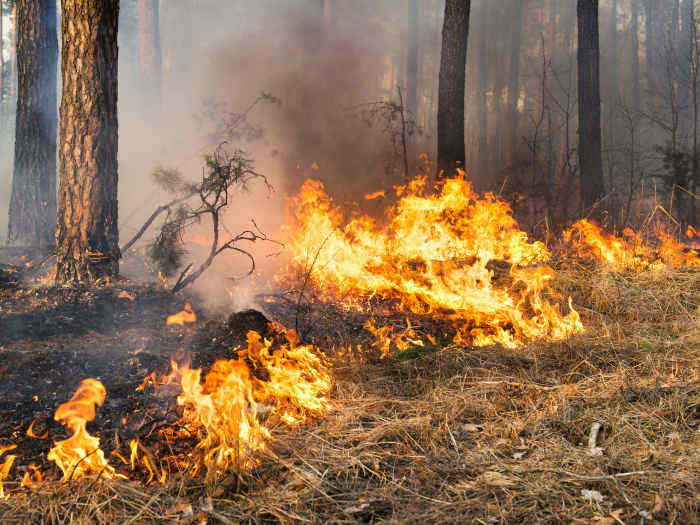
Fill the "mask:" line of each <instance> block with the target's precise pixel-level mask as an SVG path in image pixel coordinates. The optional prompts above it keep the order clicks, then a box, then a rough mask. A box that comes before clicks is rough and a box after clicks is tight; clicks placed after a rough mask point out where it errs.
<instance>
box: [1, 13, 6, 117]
mask: <svg viewBox="0 0 700 525" xmlns="http://www.w3.org/2000/svg"><path fill="white" fill-rule="evenodd" d="M2 6H3V2H2V0H0V119H3V123H4V113H3V108H4V104H3V102H4V101H5V50H4V42H5V39H4V38H3V35H4V34H5V32H4V29H3V9H2ZM0 126H2V125H0ZM0 129H1V127H0Z"/></svg>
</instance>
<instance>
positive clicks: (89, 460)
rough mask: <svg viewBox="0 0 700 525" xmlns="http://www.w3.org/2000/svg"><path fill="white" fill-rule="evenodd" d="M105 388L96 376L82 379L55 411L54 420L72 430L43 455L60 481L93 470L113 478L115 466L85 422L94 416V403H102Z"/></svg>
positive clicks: (95, 472) (86, 473)
mask: <svg viewBox="0 0 700 525" xmlns="http://www.w3.org/2000/svg"><path fill="white" fill-rule="evenodd" d="M105 396H106V391H105V387H104V386H103V385H102V383H100V382H99V381H98V380H96V379H84V380H83V381H82V382H81V383H80V385H79V386H78V390H76V392H75V394H74V395H73V397H72V398H71V399H70V401H68V402H67V403H63V404H62V405H61V406H59V407H58V410H56V414H55V415H54V419H55V420H56V421H60V422H61V423H63V424H64V425H65V426H67V427H68V428H69V429H71V430H72V431H73V435H72V436H71V437H69V438H68V439H65V440H63V441H58V442H55V443H54V447H53V448H52V449H51V450H50V451H49V453H48V455H47V456H46V457H47V458H48V459H50V460H52V461H54V462H55V463H56V465H58V468H60V469H61V472H63V480H64V481H66V480H68V479H74V478H80V477H83V476H85V475H88V474H91V473H94V474H100V475H101V476H103V477H106V478H114V477H116V474H115V472H114V469H113V468H112V467H111V466H110V465H109V463H107V460H106V459H105V456H104V452H102V450H101V449H100V440H99V438H97V437H95V436H91V435H90V434H88V432H87V430H86V429H85V425H86V424H87V422H88V421H92V420H93V419H95V405H98V406H102V403H104V400H105Z"/></svg>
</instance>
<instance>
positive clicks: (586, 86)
mask: <svg viewBox="0 0 700 525" xmlns="http://www.w3.org/2000/svg"><path fill="white" fill-rule="evenodd" d="M576 12H577V16H578V100H579V122H578V127H579V148H578V152H579V170H580V176H581V204H582V206H583V208H584V209H586V210H588V209H590V208H591V207H593V206H594V205H595V204H596V202H597V201H598V200H599V199H600V198H601V197H602V196H603V193H604V188H603V167H602V158H601V157H602V155H601V131H600V72H599V62H600V48H599V34H598V0H578V2H577V9H576Z"/></svg>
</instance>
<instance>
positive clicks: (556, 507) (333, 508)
mask: <svg viewBox="0 0 700 525" xmlns="http://www.w3.org/2000/svg"><path fill="white" fill-rule="evenodd" d="M552 266H553V268H555V270H556V272H557V276H558V277H557V280H556V281H555V282H554V283H553V286H554V287H555V290H556V291H558V292H559V293H562V294H568V295H571V296H572V298H573V301H574V304H575V305H576V307H577V308H578V309H579V310H580V312H581V316H582V321H583V323H584V325H585V326H586V332H585V333H584V334H579V335H577V336H575V337H573V338H571V339H569V340H568V341H565V342H539V343H531V344H528V345H526V346H524V347H523V348H520V349H518V350H508V349H505V348H502V347H485V348H469V347H466V346H461V345H458V344H454V343H451V344H448V345H436V347H435V348H434V349H433V351H431V352H423V353H419V355H418V357H412V358H406V356H404V358H397V357H390V358H388V359H383V360H376V359H374V358H373V357H372V356H371V355H365V356H364V359H363V360H349V359H347V356H344V355H341V354H340V353H338V354H336V355H335V357H333V356H331V357H332V363H331V370H332V373H333V376H334V378H335V379H334V381H335V386H334V389H333V391H332V394H331V396H332V399H333V403H334V410H333V411H332V412H331V413H330V414H329V415H327V416H325V417H323V418H321V419H319V420H318V421H317V422H316V423H315V424H314V425H308V426H301V427H299V426H295V427H286V426H282V425H277V426H276V427H274V428H273V431H274V436H275V439H274V441H272V442H270V443H269V446H268V447H266V449H265V450H264V451H262V452H261V454H260V456H259V458H260V460H259V463H258V464H257V465H256V466H255V467H254V468H253V469H251V470H249V471H241V472H240V473H239V474H236V473H233V474H232V475H229V476H223V477H218V478H216V479H212V480H209V481H208V482H206V483H204V482H203V481H204V480H203V478H199V477H197V478H194V479H193V478H191V477H190V476H189V473H188V472H187V470H186V469H184V468H183V469H182V470H180V471H178V470H177V468H175V469H173V470H172V471H171V472H170V473H169V478H168V481H167V482H166V484H165V485H163V486H161V485H157V484H156V485H150V486H146V487H144V486H141V485H140V484H134V483H133V482H126V481H120V480H109V481H101V482H99V483H95V481H94V480H89V479H86V480H85V481H82V482H81V481H74V482H71V483H69V484H63V483H61V482H59V481H58V477H59V476H56V475H51V474H50V472H49V473H48V476H47V478H48V479H49V481H48V482H44V483H39V484H38V486H37V488H35V489H33V490H26V489H24V490H22V489H17V488H16V485H15V484H14V483H8V489H9V490H10V491H11V492H12V493H13V495H12V497H10V498H9V499H6V500H3V501H2V502H1V503H0V518H1V519H2V520H3V522H8V523H12V522H18V523H19V522H28V521H37V522H42V521H43V522H51V521H52V520H53V522H65V521H67V520H68V521H72V522H74V523H86V522H93V523H107V522H114V521H118V522H127V521H128V520H136V521H140V522H152V523H157V522H163V521H178V520H179V521H180V522H184V523H188V522H200V521H201V520H202V519H207V520H209V521H210V522H217V521H220V522H223V523H229V522H230V523H235V522H249V523H268V522H279V523H293V522H311V523H316V522H329V521H331V522H336V523H351V522H385V521H390V522H402V523H406V522H409V523H411V522H412V523H426V522H436V523H454V521H455V517H456V516H459V517H460V521H478V520H481V521H483V522H486V523H489V522H504V523H520V522H524V521H535V522H537V521H539V522H581V523H589V522H593V521H594V520H598V521H599V522H600V523H617V522H618V521H617V520H620V521H622V522H624V523H628V522H630V521H636V520H639V516H640V513H649V515H652V516H653V518H647V519H646V521H647V522H649V523H653V522H658V523H666V522H671V521H675V522H676V523H691V522H693V520H694V517H695V516H696V515H697V512H698V510H699V509H698V503H699V502H698V497H697V494H698V488H700V487H698V481H699V480H700V472H699V471H698V465H699V464H700V455H699V453H698V450H700V448H699V445H700V439H699V433H698V422H699V421H698V419H699V418H698V416H699V414H698V406H699V405H698V401H699V400H700V391H699V389H698V372H699V371H698V365H697V363H698V357H700V356H698V348H700V340H699V335H698V334H699V332H698V329H697V328H698V316H699V314H700V311H699V310H698V309H699V308H700V275H699V274H698V273H697V272H696V271H688V270H674V269H671V268H665V269H662V270H649V271H645V272H638V271H635V272H633V271H627V272H617V271H611V270H609V269H608V270H605V269H602V268H600V267H598V266H595V265H592V264H579V263H572V262H571V261H559V260H554V261H552ZM134 293H135V295H137V301H138V300H139V297H138V294H137V293H136V292H134ZM319 308H320V306H319ZM175 311H177V310H175ZM289 315H293V313H292V312H290V314H289ZM334 315H335V314H334V313H333V311H332V310H330V309H329V311H328V312H326V313H323V312H320V311H317V312H316V317H315V324H316V327H317V331H318V332H319V333H321V332H324V331H326V328H327V327H326V325H325V323H329V324H333V326H334V329H333V330H334V331H335V332H336V333H335V335H336V337H337V336H342V337H341V339H342V338H345V339H346V340H347V341H350V340H354V341H356V342H357V343H360V344H361V343H366V342H367V341H368V340H371V336H370V335H368V334H367V333H366V332H364V331H363V330H359V331H358V329H357V325H358V324H359V325H360V326H361V324H362V320H360V319H353V318H352V316H348V320H347V322H346V323H345V324H343V325H340V324H339V323H338V321H337V318H334V317H333V316H334ZM416 329H418V330H420V329H421V327H420V326H416ZM173 330H180V328H179V327H178V328H174V329H173ZM342 331H345V333H339V332H342ZM328 332H331V330H330V329H328ZM358 334H362V335H361V336H359V335H358ZM108 399H109V396H108ZM594 422H599V423H601V424H602V432H601V434H600V435H599V436H598V439H597V441H596V447H599V448H600V452H602V455H600V454H599V453H597V452H593V453H592V452H591V449H590V447H589V446H588V438H589V432H590V428H591V426H592V424H593V423H594ZM9 453H12V454H16V453H17V451H16V450H13V451H10V452H9ZM15 461H17V460H15ZM15 468H17V465H16V464H15ZM198 480H199V481H198ZM584 491H593V492H584ZM597 495H600V496H602V498H603V499H602V501H601V502H599V503H598V502H596V500H595V498H596V497H597ZM591 498H592V499H591Z"/></svg>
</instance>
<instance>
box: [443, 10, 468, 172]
mask: <svg viewBox="0 0 700 525" xmlns="http://www.w3.org/2000/svg"><path fill="white" fill-rule="evenodd" d="M470 6H471V1H470V0H446V2H445V19H444V21H443V26H442V51H441V54H440V77H439V82H438V115H437V144H438V155H437V169H438V177H441V176H442V177H445V176H450V175H453V174H454V173H455V170H456V169H457V168H461V169H464V161H465V152H464V89H465V81H466V63H467V39H468V36H469V10H470Z"/></svg>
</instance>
